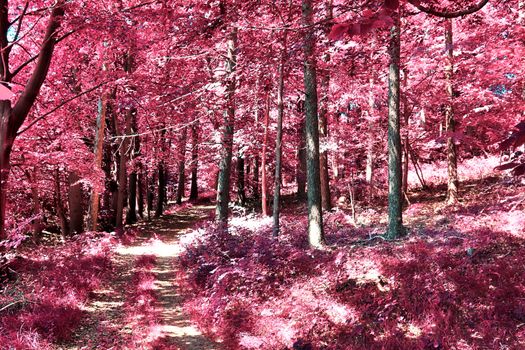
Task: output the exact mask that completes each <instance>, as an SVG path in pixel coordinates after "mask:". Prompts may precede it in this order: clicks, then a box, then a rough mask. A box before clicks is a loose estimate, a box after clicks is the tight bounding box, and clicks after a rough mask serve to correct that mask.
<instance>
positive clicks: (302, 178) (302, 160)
mask: <svg viewBox="0 0 525 350" xmlns="http://www.w3.org/2000/svg"><path fill="white" fill-rule="evenodd" d="M298 133H299V149H298V150H297V168H296V171H295V172H296V174H295V177H296V181H297V199H298V200H299V201H303V200H304V199H305V198H306V125H305V124H304V119H303V120H302V121H301V124H300V126H299V130H298Z"/></svg>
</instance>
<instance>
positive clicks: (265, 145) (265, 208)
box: [261, 92, 270, 216]
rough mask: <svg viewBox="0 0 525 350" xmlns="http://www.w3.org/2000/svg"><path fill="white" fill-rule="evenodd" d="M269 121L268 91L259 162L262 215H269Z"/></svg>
mask: <svg viewBox="0 0 525 350" xmlns="http://www.w3.org/2000/svg"><path fill="white" fill-rule="evenodd" d="M269 123H270V93H269V92H268V95H267V97H266V111H265V114H264V143H263V149H262V164H261V171H262V174H261V175H262V176H261V178H262V179H261V201H262V214H263V216H268V215H269V210H268V184H267V177H266V156H267V154H266V153H267V148H268V126H269Z"/></svg>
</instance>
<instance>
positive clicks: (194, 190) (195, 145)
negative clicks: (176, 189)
mask: <svg viewBox="0 0 525 350" xmlns="http://www.w3.org/2000/svg"><path fill="white" fill-rule="evenodd" d="M191 140H192V142H191V188H190V201H195V200H197V198H198V197H199V186H198V182H197V180H198V171H199V122H198V120H196V121H195V123H193V125H192V126H191Z"/></svg>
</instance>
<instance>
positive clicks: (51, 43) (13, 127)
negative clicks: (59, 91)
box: [0, 0, 64, 239]
mask: <svg viewBox="0 0 525 350" xmlns="http://www.w3.org/2000/svg"><path fill="white" fill-rule="evenodd" d="M28 4H29V3H28ZM27 9H28V6H25V8H24V10H23V13H24V14H25V13H26V12H27ZM8 10H9V4H8V1H7V0H2V1H0V56H1V58H2V60H1V63H0V76H1V78H2V83H3V84H4V87H7V86H8V84H9V83H10V82H11V81H12V79H13V77H14V76H15V75H16V74H17V73H18V72H20V69H15V70H13V71H12V70H11V68H10V66H9V63H10V61H9V58H10V54H11V50H12V48H13V45H12V44H11V43H10V42H9V40H8V35H9V31H10V29H11V25H12V23H11V21H10V19H9V14H8ZM63 16H64V1H62V0H61V1H57V2H56V3H55V5H54V6H53V8H52V10H51V16H50V18H49V21H48V24H47V28H46V31H45V35H44V38H43V40H42V45H41V47H40V51H39V53H38V58H37V59H36V66H35V68H34V70H33V73H32V75H31V77H30V78H29V81H28V82H27V84H26V85H25V88H24V90H23V92H22V95H21V96H20V98H19V99H18V101H17V102H16V103H15V104H14V106H12V104H11V101H10V100H9V99H4V100H1V101H0V239H2V238H5V236H6V232H5V226H4V224H5V215H6V204H7V203H6V200H7V197H6V194H7V189H8V181H9V172H10V170H11V164H10V160H11V151H12V149H13V143H14V141H15V139H16V136H17V133H18V130H19V129H20V127H21V126H22V124H23V123H24V121H25V120H26V118H27V115H28V114H29V111H30V110H31V107H33V105H34V103H35V101H36V98H37V97H38V94H39V92H40V88H41V87H42V84H43V83H44V81H45V80H46V77H47V73H48V71H49V66H50V64H51V60H52V57H53V52H54V50H55V45H56V44H57V42H58V40H60V39H59V36H58V35H59V28H60V24H61V21H62V18H63ZM23 18H24V16H23V15H22V16H18V17H17V19H16V20H15V23H16V22H18V26H21V25H22V23H21V21H22V20H23ZM30 60H31V61H32V59H30ZM31 61H30V62H31ZM26 65H27V63H23V64H22V65H21V66H19V67H22V68H23V67H25V66H26Z"/></svg>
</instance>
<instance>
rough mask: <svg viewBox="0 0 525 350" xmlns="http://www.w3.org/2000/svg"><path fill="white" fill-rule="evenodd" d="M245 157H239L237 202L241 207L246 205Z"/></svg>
mask: <svg viewBox="0 0 525 350" xmlns="http://www.w3.org/2000/svg"><path fill="white" fill-rule="evenodd" d="M244 163H245V162H244V156H243V155H242V154H238V155H237V202H238V204H239V205H240V206H242V207H244V206H245V205H246V189H245V186H244V184H245V181H244V180H245V176H244Z"/></svg>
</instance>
